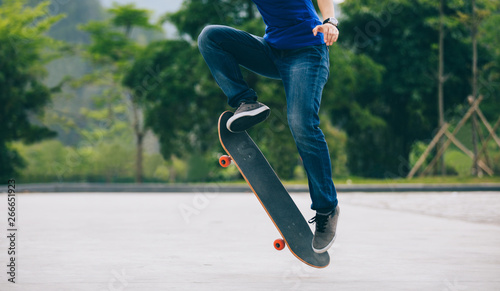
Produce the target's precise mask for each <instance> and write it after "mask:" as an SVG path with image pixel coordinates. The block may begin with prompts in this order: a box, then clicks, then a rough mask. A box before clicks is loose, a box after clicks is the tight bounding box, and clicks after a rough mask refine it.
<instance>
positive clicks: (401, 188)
mask: <svg viewBox="0 0 500 291" xmlns="http://www.w3.org/2000/svg"><path fill="white" fill-rule="evenodd" d="M16 186H17V188H16V190H17V191H16V192H18V193H22V192H36V193H71V192H77V193H79V192H102V193H141V192H142V193H234V192H251V191H250V188H249V187H248V186H247V185H225V184H217V183H212V184H153V183H146V184H118V183H116V184H115V183H110V184H107V183H46V184H17V185H16ZM285 187H286V188H287V190H288V191H289V192H290V193H303V192H309V188H308V187H307V185H285ZM5 189H6V188H5ZM5 189H1V190H0V192H6V190H5ZM336 189H337V192H339V193H350V192H368V193H378V192H394V193H400V192H500V184H498V183H485V184H382V185H378V184H377V185H375V184H370V185H338V186H336Z"/></svg>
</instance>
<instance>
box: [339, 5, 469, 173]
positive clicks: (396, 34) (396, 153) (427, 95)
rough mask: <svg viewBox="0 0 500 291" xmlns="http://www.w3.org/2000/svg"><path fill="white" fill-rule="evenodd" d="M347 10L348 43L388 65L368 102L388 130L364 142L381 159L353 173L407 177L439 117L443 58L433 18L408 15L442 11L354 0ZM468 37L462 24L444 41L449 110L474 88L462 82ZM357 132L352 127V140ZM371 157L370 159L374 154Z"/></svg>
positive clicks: (445, 91)
mask: <svg viewBox="0 0 500 291" xmlns="http://www.w3.org/2000/svg"><path fill="white" fill-rule="evenodd" d="M450 10H451V11H450ZM453 10H454V11H453ZM342 12H343V13H344V15H345V17H346V19H345V20H344V21H342V28H341V29H342V31H343V36H342V39H343V41H344V42H345V43H346V44H347V45H348V47H350V48H352V49H353V50H354V51H355V52H356V53H357V54H364V55H367V56H368V57H370V58H371V59H372V60H374V61H375V62H376V63H377V64H379V65H381V66H383V67H384V68H385V71H384V74H383V76H382V85H381V86H380V89H379V90H377V91H373V92H372V94H371V95H367V96H366V97H367V98H368V99H365V100H363V102H368V101H369V100H373V102H374V104H377V106H376V107H375V108H374V109H373V110H371V112H372V113H373V114H374V115H375V116H377V117H379V118H381V119H382V120H383V121H384V122H385V123H386V125H387V127H386V130H385V132H380V133H374V135H375V136H377V138H376V139H374V140H373V141H370V140H367V143H366V144H365V147H366V148H370V149H373V150H374V152H376V153H378V155H377V157H376V158H377V159H380V162H378V163H375V164H373V165H374V166H375V165H376V167H375V168H373V167H371V166H370V167H361V168H358V169H357V170H356V171H353V172H354V173H355V174H358V175H363V176H364V175H368V176H374V177H387V176H396V177H401V176H405V175H406V173H407V172H408V171H409V167H408V162H407V161H408V157H409V153H410V151H411V148H412V145H413V143H415V142H416V141H418V140H424V139H428V138H429V137H430V136H432V131H433V130H434V129H435V124H438V116H439V113H438V109H437V107H436V106H434V104H436V102H435V99H436V98H435V96H436V95H437V91H438V82H436V77H435V76H436V75H437V74H436V73H435V72H436V70H435V69H434V68H435V67H436V63H437V62H438V60H439V57H438V54H439V51H438V49H437V48H438V44H437V40H438V39H439V34H438V31H437V30H436V29H435V28H434V27H433V25H429V22H428V21H409V19H421V20H422V19H424V20H426V19H429V18H435V19H436V18H439V11H438V10H437V9H436V7H435V6H434V5H430V4H429V2H428V1H406V0H385V1H373V0H352V1H348V2H344V3H343V6H342ZM445 12H446V15H452V14H454V13H456V8H452V7H448V8H447V10H445ZM465 38H466V34H465V28H464V27H463V26H457V27H455V28H454V29H453V33H448V34H446V35H445V37H444V40H443V45H444V46H445V47H446V48H447V53H446V54H445V55H444V64H446V67H447V71H448V72H449V78H448V80H447V82H446V83H445V84H444V87H443V94H444V95H445V96H447V99H446V100H444V103H443V106H444V108H450V110H453V109H454V108H455V106H456V105H459V104H462V103H463V101H464V98H465V96H466V95H467V93H466V92H467V91H469V89H470V85H469V84H468V83H467V82H463V80H464V79H467V77H466V76H467V75H468V74H467V68H466V67H465V66H464V65H463V64H466V63H468V58H467V56H468V55H469V53H468V52H469V47H468V46H467V45H466V44H465V43H464V39H465ZM335 124H336V123H335ZM355 134H356V133H355V132H351V131H348V135H349V139H351V138H353V137H354V135H355ZM375 141H380V143H379V144H375V143H374V142H375ZM348 148H349V150H351V149H352V150H357V151H360V150H362V149H360V148H358V149H354V148H351V147H348ZM367 158H368V161H369V160H372V159H374V158H375V157H367ZM358 161H359V162H360V163H361V164H363V163H365V162H364V161H363V160H358ZM350 162H351V161H350ZM351 170H353V169H351Z"/></svg>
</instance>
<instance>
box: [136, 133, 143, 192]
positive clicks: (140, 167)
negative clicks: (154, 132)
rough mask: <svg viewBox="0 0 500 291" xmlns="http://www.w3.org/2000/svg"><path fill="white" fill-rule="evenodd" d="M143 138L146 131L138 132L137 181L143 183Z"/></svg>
mask: <svg viewBox="0 0 500 291" xmlns="http://www.w3.org/2000/svg"><path fill="white" fill-rule="evenodd" d="M143 140H144V133H143V132H139V133H137V144H136V157H135V161H136V163H135V182H136V183H139V184H140V183H142V182H143V181H142V176H143V175H142V170H143V165H142V164H143V146H144V145H143Z"/></svg>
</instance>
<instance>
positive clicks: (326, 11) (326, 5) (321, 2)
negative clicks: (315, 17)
mask: <svg viewBox="0 0 500 291" xmlns="http://www.w3.org/2000/svg"><path fill="white" fill-rule="evenodd" d="M318 6H319V10H320V11H321V15H322V16H323V20H325V19H327V18H330V17H335V8H334V7H333V1H332V0H318Z"/></svg>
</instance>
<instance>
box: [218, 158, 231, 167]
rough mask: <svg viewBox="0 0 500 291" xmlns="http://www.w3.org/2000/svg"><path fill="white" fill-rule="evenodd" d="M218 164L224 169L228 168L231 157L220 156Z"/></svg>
mask: <svg viewBox="0 0 500 291" xmlns="http://www.w3.org/2000/svg"><path fill="white" fill-rule="evenodd" d="M219 164H220V165H221V166H222V167H224V168H227V167H229V165H231V157H230V156H222V157H220V158H219Z"/></svg>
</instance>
